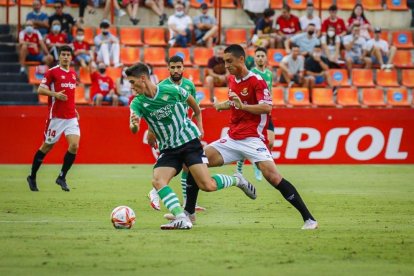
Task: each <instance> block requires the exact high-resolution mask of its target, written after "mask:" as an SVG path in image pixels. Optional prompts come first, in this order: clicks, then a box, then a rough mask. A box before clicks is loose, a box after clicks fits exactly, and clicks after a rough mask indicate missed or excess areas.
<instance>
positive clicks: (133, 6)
mask: <svg viewBox="0 0 414 276" xmlns="http://www.w3.org/2000/svg"><path fill="white" fill-rule="evenodd" d="M121 5H122V7H124V8H125V10H126V13H127V15H128V17H129V21H131V23H132V24H133V25H138V23H139V19H138V18H137V14H138V8H139V0H122V2H121Z"/></svg>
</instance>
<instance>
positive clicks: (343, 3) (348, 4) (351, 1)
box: [336, 0, 357, 10]
mask: <svg viewBox="0 0 414 276" xmlns="http://www.w3.org/2000/svg"><path fill="white" fill-rule="evenodd" d="M356 3H357V0H336V5H337V6H338V9H339V10H352V9H353V8H354V6H355V4H356Z"/></svg>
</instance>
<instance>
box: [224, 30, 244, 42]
mask: <svg viewBox="0 0 414 276" xmlns="http://www.w3.org/2000/svg"><path fill="white" fill-rule="evenodd" d="M225 37H226V44H227V45H230V44H241V43H246V39H247V31H246V29H227V30H226V31H225Z"/></svg>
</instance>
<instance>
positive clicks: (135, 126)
mask: <svg viewBox="0 0 414 276" xmlns="http://www.w3.org/2000/svg"><path fill="white" fill-rule="evenodd" d="M139 121H140V119H139V118H138V116H137V115H135V113H134V112H131V115H130V116H129V129H130V130H131V132H132V133H133V134H135V133H137V132H138V130H139Z"/></svg>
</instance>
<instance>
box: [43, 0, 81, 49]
mask: <svg viewBox="0 0 414 276" xmlns="http://www.w3.org/2000/svg"><path fill="white" fill-rule="evenodd" d="M54 7H55V10H56V12H55V13H54V14H53V15H51V16H50V17H49V26H51V25H52V22H53V21H55V20H59V22H60V25H61V26H62V27H61V29H62V33H64V34H66V36H67V38H68V40H69V42H72V28H73V26H74V25H75V20H74V19H73V17H72V15H70V14H69V13H64V12H63V7H64V2H61V1H60V2H55V4H54Z"/></svg>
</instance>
